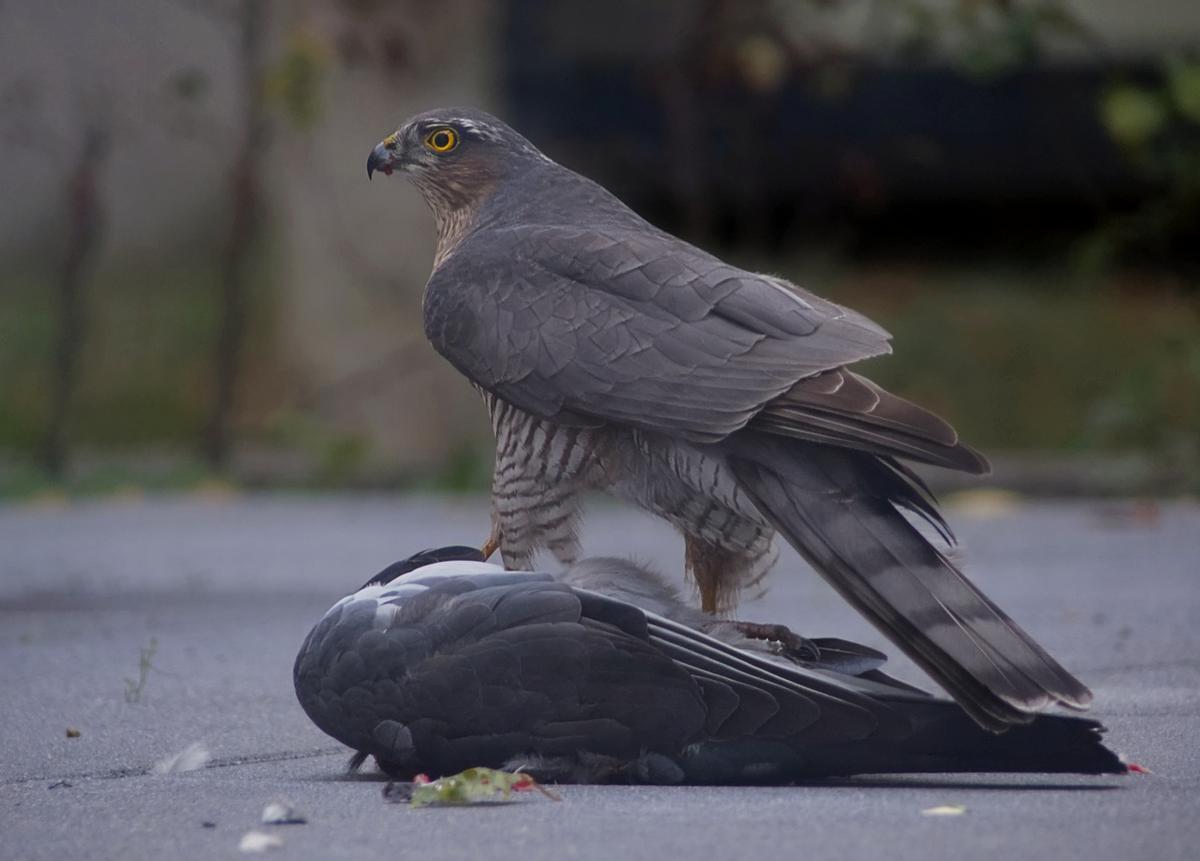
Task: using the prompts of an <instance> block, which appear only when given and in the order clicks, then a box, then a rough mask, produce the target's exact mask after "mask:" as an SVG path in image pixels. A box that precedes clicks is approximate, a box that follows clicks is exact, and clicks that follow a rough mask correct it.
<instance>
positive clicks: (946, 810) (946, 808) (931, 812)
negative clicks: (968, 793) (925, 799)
mask: <svg viewBox="0 0 1200 861" xmlns="http://www.w3.org/2000/svg"><path fill="white" fill-rule="evenodd" d="M966 812H967V808H966V807H965V806H964V805H962V804H939V805H938V806H937V807H926V808H925V809H924V810H922V811H921V815H922V816H962V815H963V814H964V813H966Z"/></svg>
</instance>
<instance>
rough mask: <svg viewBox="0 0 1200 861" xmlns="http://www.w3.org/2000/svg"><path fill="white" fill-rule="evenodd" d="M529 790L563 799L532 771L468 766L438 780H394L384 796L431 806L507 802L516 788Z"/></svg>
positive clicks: (386, 788)
mask: <svg viewBox="0 0 1200 861" xmlns="http://www.w3.org/2000/svg"><path fill="white" fill-rule="evenodd" d="M529 791H537V792H540V793H541V794H542V795H544V796H546V797H547V798H549V799H551V800H552V801H561V800H562V799H561V798H559V796H558V795H556V794H555V793H553V792H551V791H550V790H548V789H546V788H545V787H544V786H542V785H541V784H539V783H538V782H537V781H536V780H534V779H533V777H532V776H531V775H528V774H524V773H523V772H519V771H517V772H509V771H498V770H496V769H494V768H468V769H467V770H466V771H461V772H459V773H458V774H452V775H449V776H448V777H441V778H438V779H437V780H430V779H429V777H428V776H426V775H424V774H418V775H417V776H416V777H415V778H413V781H412V783H405V782H398V781H392V782H390V783H388V785H387V786H385V787H384V788H383V798H384V800H385V801H391V802H396V803H404V802H408V803H409V804H410V805H411V806H413V807H428V806H431V805H438V806H440V805H457V804H486V803H496V802H504V801H510V800H511V797H512V794H513V793H514V792H529Z"/></svg>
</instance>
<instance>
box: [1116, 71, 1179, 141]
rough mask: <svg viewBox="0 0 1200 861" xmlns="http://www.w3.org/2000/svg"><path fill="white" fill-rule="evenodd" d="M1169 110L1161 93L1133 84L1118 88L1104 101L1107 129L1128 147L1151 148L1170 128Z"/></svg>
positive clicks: (1118, 85) (1119, 85) (1122, 85)
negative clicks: (1147, 146)
mask: <svg viewBox="0 0 1200 861" xmlns="http://www.w3.org/2000/svg"><path fill="white" fill-rule="evenodd" d="M1168 110H1169V105H1168V103H1167V101H1166V99H1164V98H1163V94H1162V93H1161V92H1158V91H1156V90H1151V89H1148V88H1146V87H1139V86H1135V85H1133V84H1115V85H1113V86H1111V87H1109V88H1108V90H1107V91H1106V92H1105V93H1104V94H1103V96H1101V99H1100V113H1101V117H1102V120H1103V122H1104V126H1105V128H1107V129H1108V133H1109V134H1110V135H1112V137H1113V140H1115V141H1116V142H1117V143H1119V144H1121V145H1122V146H1125V147H1143V146H1146V145H1147V144H1149V143H1150V142H1151V141H1152V140H1153V139H1154V138H1155V137H1157V136H1158V135H1159V133H1160V132H1162V130H1163V129H1164V128H1165V127H1166V125H1167V120H1168Z"/></svg>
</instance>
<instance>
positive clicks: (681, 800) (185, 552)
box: [0, 496, 1200, 861]
mask: <svg viewBox="0 0 1200 861" xmlns="http://www.w3.org/2000/svg"><path fill="white" fill-rule="evenodd" d="M951 518H952V522H953V524H954V526H955V527H956V528H957V530H958V532H959V534H960V537H961V538H962V539H963V544H964V546H965V548H966V552H967V553H968V556H969V563H968V567H969V571H970V572H971V574H972V576H973V577H974V578H975V579H976V580H977V582H979V583H980V584H981V585H982V586H983V588H984V589H985V591H987V592H988V593H989V594H990V595H991V596H992V597H994V598H995V599H996V600H997V601H998V602H999V603H1000V604H1001V605H1002V606H1003V607H1005V608H1006V609H1008V610H1009V611H1010V612H1011V613H1012V615H1013V616H1015V617H1016V618H1017V620H1018V621H1019V622H1021V623H1022V624H1023V625H1024V626H1025V627H1026V628H1027V629H1029V630H1030V631H1032V632H1033V633H1034V634H1035V635H1036V636H1037V637H1038V638H1039V639H1040V640H1041V641H1042V642H1043V643H1044V644H1045V645H1046V646H1047V647H1048V648H1049V649H1050V651H1051V652H1053V653H1054V654H1056V655H1057V656H1058V657H1060V658H1061V659H1062V660H1063V662H1064V663H1065V664H1066V665H1067V666H1068V667H1070V668H1071V669H1073V670H1075V671H1076V672H1078V673H1079V674H1080V675H1081V676H1082V677H1083V678H1084V680H1085V681H1087V682H1088V683H1090V684H1091V685H1092V686H1093V688H1094V690H1095V692H1096V706H1095V708H1094V712H1095V714H1096V715H1097V716H1098V717H1100V718H1102V719H1103V720H1104V721H1105V723H1106V724H1107V725H1108V726H1109V728H1110V733H1109V739H1110V742H1111V744H1112V745H1113V746H1114V747H1115V748H1116V749H1118V750H1120V751H1122V752H1124V753H1127V754H1128V755H1129V756H1130V757H1131V758H1132V759H1134V760H1136V761H1138V762H1140V763H1143V764H1145V765H1147V766H1149V767H1150V768H1151V769H1153V772H1154V773H1153V774H1152V775H1144V776H1129V777H1124V778H1074V777H1054V778H1038V777H1032V778H1031V777H1016V778H1007V777H1002V778H996V777H972V776H955V777H947V778H935V777H924V778H913V779H901V778H888V779H887V780H871V779H859V780H853V781H843V782H840V783H837V784H833V785H822V786H802V787H788V788H773V789H744V788H686V789H664V788H629V787H570V788H566V789H565V790H564V791H563V793H562V794H563V801H562V803H561V804H554V803H551V802H548V801H545V800H543V799H540V798H534V799H528V800H523V801H522V802H521V803H519V804H512V805H508V806H502V807H495V808H487V809H480V808H472V809H442V810H415V811H414V810H410V809H408V808H404V807H398V806H393V805H385V804H383V802H382V801H381V800H380V794H379V791H380V787H381V783H380V782H379V780H378V778H377V777H376V776H373V775H366V776H360V777H357V778H348V777H346V776H344V774H343V766H344V763H345V760H346V752H345V751H344V750H342V749H340V748H339V746H338V745H337V744H336V743H335V742H333V741H332V740H330V739H328V738H326V737H325V736H323V735H322V734H321V733H320V732H318V731H317V730H316V729H315V728H314V727H312V726H311V725H310V724H309V723H308V721H307V719H306V718H305V716H304V714H303V713H302V712H301V711H300V708H299V706H298V705H297V704H296V702H295V699H294V697H293V695H292V690H291V662H292V658H293V656H294V654H295V651H296V649H297V648H298V646H299V643H300V641H301V639H302V638H303V636H304V634H305V633H306V632H307V630H308V628H309V627H310V626H311V624H312V623H313V622H314V621H315V620H316V619H317V618H318V617H319V616H320V615H321V613H322V612H323V611H324V610H325V609H326V608H327V607H328V605H329V604H330V603H332V602H333V601H334V600H335V599H337V598H339V597H340V596H341V595H343V594H344V593H346V592H347V591H350V590H352V589H353V588H355V587H357V586H358V585H359V584H361V583H362V581H364V580H365V579H366V578H367V577H368V576H369V575H371V574H373V573H374V572H375V571H377V570H379V569H380V568H382V567H383V566H384V565H386V564H387V563H389V562H391V561H393V560H394V559H396V558H399V557H401V556H404V555H407V554H408V553H409V552H411V551H413V550H415V549H419V548H422V547H428V546H432V545H438V544H445V543H476V542H478V541H479V540H480V539H481V538H482V537H483V534H484V530H485V528H486V525H487V517H486V509H485V507H484V506H483V505H482V504H481V503H479V502H473V501H468V502H463V501H439V500H436V499H426V500H420V499H405V498H399V497H386V496H380V497H367V498H354V499H351V498H348V497H347V498H342V497H323V498H313V497H307V498H287V497H253V496H252V497H242V498H236V499H224V500H223V499H199V498H193V499H153V498H151V499H140V500H139V499H136V498H135V499H129V500H118V501H108V502H96V503H84V504H76V505H72V506H70V507H57V508H56V507H48V508H47V507H40V508H39V507H29V506H24V507H7V508H4V507H0V858H4V859H8V858H13V859H18V858H19V859H39V858H47V859H56V861H60V859H74V858H89V859H90V858H96V859H105V858H114V859H115V858H121V859H163V858H174V859H192V858H235V857H247V856H244V855H241V854H240V853H239V852H238V849H237V846H238V842H239V839H240V838H241V836H242V835H243V834H244V833H245V832H246V831H248V830H250V829H252V828H254V827H255V826H256V823H257V819H258V816H259V813H260V811H261V810H262V807H263V806H264V805H265V804H266V803H267V802H269V801H272V800H277V799H288V800H290V801H291V802H293V803H294V804H295V805H296V806H297V807H298V808H299V809H300V810H301V811H303V812H304V813H306V814H307V815H308V817H309V823H308V824H306V825H296V826H276V827H275V828H274V829H273V831H274V832H275V833H278V834H279V835H280V836H282V838H283V840H284V845H283V847H282V849H278V850H274V853H273V854H274V856H275V857H278V858H320V859H324V858H352V857H365V858H414V857H423V858H428V859H458V858H473V859H483V861H487V859H493V858H503V857H520V858H521V859H523V861H525V859H527V860H528V861H542V859H547V861H549V859H554V861H561V859H575V858H582V859H593V858H594V859H605V861H609V859H624V858H650V859H673V858H684V857H686V858H688V859H689V861H690V859H709V858H712V859H741V858H756V857H757V858H775V859H790V858H797V859H825V858H863V859H867V858H888V859H893V858H894V859H905V858H920V859H941V858H946V859H951V858H953V859H959V858H971V859H979V858H998V857H1005V858H1014V857H1015V858H1022V857H1023V858H1047V857H1052V856H1053V857H1058V858H1087V859H1089V861H1103V859H1121V861H1128V859H1140V858H1155V859H1172V858H1179V859H1194V858H1197V857H1200V848H1197V847H1198V846H1200V793H1198V791H1197V790H1198V789H1200V744H1198V743H1197V738H1198V737H1200V579H1198V578H1200V506H1197V505H1195V504H1190V505H1189V504H1174V505H1164V506H1161V507H1156V506H1145V505H1143V506H1137V505H1133V504H1129V503H1096V504H1072V505H1048V504H1036V505H1027V506H1021V507H1019V508H1017V509H1015V510H1011V511H1005V510H1000V511H995V510H992V511H987V512H983V513H978V512H976V513H974V514H973V513H971V512H969V511H957V512H952V514H951ZM586 545H587V547H588V550H589V551H590V552H593V553H607V554H615V553H620V554H625V555H633V556H635V557H638V558H640V559H643V560H648V561H652V562H654V563H655V564H657V565H658V566H659V568H660V569H662V570H664V571H674V570H677V568H678V563H679V560H680V557H681V555H682V549H681V543H680V541H679V540H678V539H677V538H676V537H675V536H674V535H673V534H672V533H671V532H670V530H669V529H667V528H665V527H664V526H662V525H660V524H657V523H655V522H652V521H649V520H646V519H644V518H643V517H642V516H640V515H637V514H633V513H630V512H627V511H624V510H620V509H616V508H612V507H608V506H605V505H601V504H597V505H594V506H593V508H592V513H591V517H590V519H589V522H588V528H587V530H586ZM741 615H742V616H743V617H746V618H752V619H759V620H766V621H779V622H785V623H788V624H790V625H792V626H793V627H794V628H796V629H797V630H799V631H801V632H803V633H806V634H810V635H839V636H847V637H851V638H854V639H859V640H862V641H864V642H869V643H872V644H875V645H878V646H881V647H885V648H886V646H885V644H884V643H883V642H882V641H881V640H880V638H878V637H877V636H876V635H875V634H874V632H873V631H872V630H871V629H869V628H868V627H866V625H865V624H864V623H862V622H861V621H859V620H858V619H857V617H856V616H854V614H853V613H852V612H851V611H850V610H848V609H847V608H845V607H844V606H843V605H842V604H841V602H840V600H839V599H838V598H837V596H836V595H834V594H833V592H832V591H831V590H830V589H828V587H826V586H825V585H824V584H822V583H821V582H820V581H819V580H818V579H817V578H816V577H815V576H814V575H812V574H810V573H809V572H807V570H805V569H804V567H803V565H802V564H801V563H800V562H799V561H798V560H796V558H795V557H794V556H791V555H785V557H784V558H783V560H782V562H781V564H780V566H779V567H778V568H777V569H776V571H775V573H774V575H773V578H772V583H771V590H770V592H769V593H768V594H767V595H766V596H765V597H764V598H761V599H759V600H756V601H753V602H751V603H750V604H748V605H745V606H744V607H743V611H742V613H741ZM152 639H153V640H154V641H155V642H156V644H157V649H156V651H155V653H154V655H153V657H152V659H151V664H152V666H153V669H151V670H150V671H149V673H148V675H147V677H146V680H145V684H144V687H143V688H142V690H141V694H140V697H139V698H138V701H137V702H128V701H127V697H126V693H127V686H128V685H129V684H130V683H131V682H135V681H136V680H137V678H138V674H139V673H138V670H139V655H140V653H141V651H142V650H143V649H144V648H146V647H147V646H148V645H149V643H150V642H151V640H152ZM889 651H890V650H889ZM893 670H894V671H896V672H897V673H898V674H899V675H901V676H903V677H905V678H908V679H910V680H913V681H920V680H921V677H920V675H919V674H918V673H917V672H916V671H915V670H914V669H913V668H912V667H911V666H910V665H907V664H906V663H905V662H903V661H895V662H894V665H893ZM127 680H129V681H127ZM68 727H71V728H75V729H78V730H79V732H80V735H79V737H78V738H67V736H66V730H67V728H68ZM193 742H203V743H204V744H205V745H206V746H207V748H208V749H209V750H210V751H211V753H212V756H213V759H212V761H211V762H210V764H209V765H208V767H206V768H203V769H200V770H197V771H192V772H189V773H186V774H175V775H167V776H160V775H156V774H154V773H152V771H151V767H152V765H153V764H154V763H155V762H156V761H158V760H160V759H161V758H163V757H165V756H168V755H170V754H172V753H174V752H177V751H179V750H181V749H183V748H185V747H186V746H188V745H189V744H191V743H193ZM942 804H961V805H965V807H966V812H965V813H964V814H962V815H960V816H953V817H946V818H930V817H923V816H922V815H921V813H920V811H921V810H922V809H924V808H928V807H931V806H934V805H942ZM205 822H209V823H213V827H205V826H204V825H203V823H205Z"/></svg>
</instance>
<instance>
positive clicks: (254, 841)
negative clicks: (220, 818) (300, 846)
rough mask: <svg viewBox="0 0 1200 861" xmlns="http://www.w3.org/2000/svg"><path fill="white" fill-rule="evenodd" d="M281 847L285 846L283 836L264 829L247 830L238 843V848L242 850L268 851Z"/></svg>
mask: <svg viewBox="0 0 1200 861" xmlns="http://www.w3.org/2000/svg"><path fill="white" fill-rule="evenodd" d="M281 848H283V838H282V837H280V836H279V835H278V834H266V833H264V832H262V831H247V832H246V833H245V834H243V835H242V839H241V841H240V842H239V843H238V849H240V850H241V851H242V852H266V851H267V850H268V849H281Z"/></svg>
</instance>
